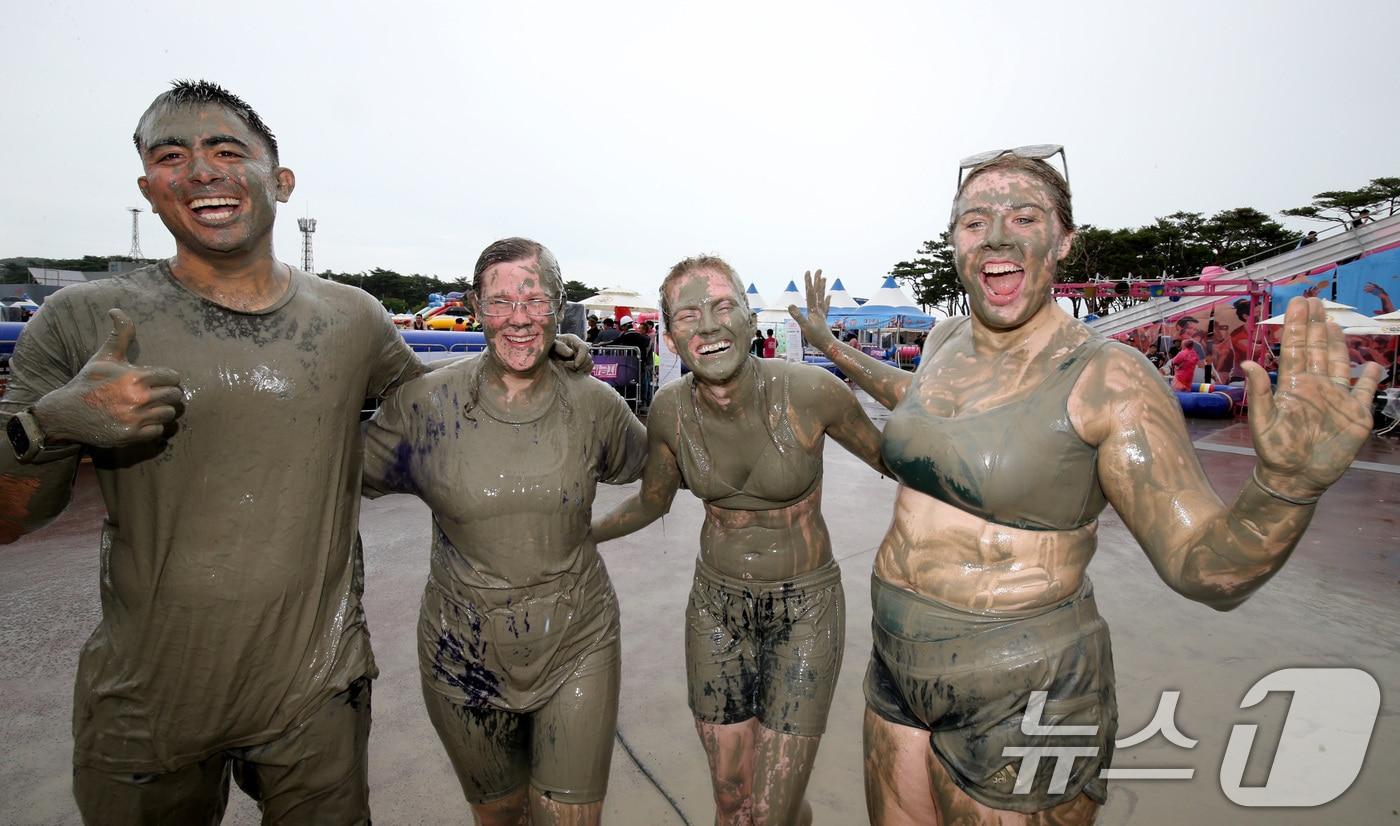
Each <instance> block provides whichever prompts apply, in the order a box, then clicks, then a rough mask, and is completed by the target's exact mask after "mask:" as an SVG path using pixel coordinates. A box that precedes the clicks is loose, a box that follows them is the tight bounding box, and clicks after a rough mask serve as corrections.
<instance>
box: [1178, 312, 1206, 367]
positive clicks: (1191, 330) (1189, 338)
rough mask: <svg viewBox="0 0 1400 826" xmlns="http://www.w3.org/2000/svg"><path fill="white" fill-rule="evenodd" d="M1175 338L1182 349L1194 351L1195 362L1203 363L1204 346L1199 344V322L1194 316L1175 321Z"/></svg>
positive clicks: (1204, 355)
mask: <svg viewBox="0 0 1400 826" xmlns="http://www.w3.org/2000/svg"><path fill="white" fill-rule="evenodd" d="M1176 338H1177V341H1178V342H1180V344H1181V346H1182V347H1190V348H1191V349H1193V350H1195V351H1196V360H1197V361H1198V362H1199V361H1205V359H1206V346H1205V345H1204V344H1202V343H1201V322H1200V321H1198V320H1197V319H1196V317H1195V316H1189V315H1187V316H1182V317H1181V318H1178V319H1177V320H1176Z"/></svg>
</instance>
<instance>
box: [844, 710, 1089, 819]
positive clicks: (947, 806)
mask: <svg viewBox="0 0 1400 826" xmlns="http://www.w3.org/2000/svg"><path fill="white" fill-rule="evenodd" d="M866 713H867V714H869V713H870V712H868V711H867V712H866ZM925 749H926V751H927V765H928V773H929V777H930V778H932V780H933V798H934V801H935V805H936V806H937V807H938V816H939V818H940V822H941V823H944V824H948V826H1088V824H1092V823H1093V822H1094V819H1095V818H1096V817H1098V814H1099V804H1097V803H1095V802H1094V801H1093V800H1090V799H1089V796H1088V795H1085V794H1080V795H1079V796H1077V797H1075V798H1074V799H1073V800H1069V801H1066V802H1064V803H1061V804H1060V805H1058V806H1056V807H1054V808H1053V809H1046V810H1045V811H1043V812H1034V813H1031V814H1022V813H1020V812H1007V811H1003V810H1001V809H993V808H991V807H989V806H986V805H983V804H981V803H978V802H977V801H976V800H973V799H972V798H971V797H968V795H967V793H966V792H964V791H963V790H962V789H959V788H958V784H957V783H955V782H954V781H953V778H952V777H951V776H950V775H949V774H948V770H947V769H946V768H944V767H943V764H942V763H941V762H939V760H938V758H937V757H936V756H935V755H934V753H933V750H932V749H929V748H928V747H927V745H925Z"/></svg>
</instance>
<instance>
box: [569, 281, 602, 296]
mask: <svg viewBox="0 0 1400 826" xmlns="http://www.w3.org/2000/svg"><path fill="white" fill-rule="evenodd" d="M600 292H602V289H601V288H599V287H590V286H588V285H587V284H585V283H583V282H582V281H565V282H564V297H565V298H567V299H568V300H570V301H582V300H584V299H585V298H589V297H592V296H595V295H597V294H598V293H600Z"/></svg>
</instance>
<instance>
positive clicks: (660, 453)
mask: <svg viewBox="0 0 1400 826" xmlns="http://www.w3.org/2000/svg"><path fill="white" fill-rule="evenodd" d="M674 399H675V394H674V393H673V392H670V393H668V392H667V391H666V389H665V388H663V389H662V391H661V392H659V393H657V395H656V398H655V400H653V402H652V407H651V413H650V414H649V415H648V416H647V425H646V464H645V467H644V468H643V469H642V486H641V490H639V491H638V492H637V493H636V494H634V495H632V496H630V497H628V498H627V499H626V500H624V501H623V502H622V503H621V504H619V505H618V506H617V507H616V508H614V509H613V510H612V512H611V513H609V514H607V515H606V516H602V517H597V518H595V519H594V520H593V527H592V533H593V538H594V540H596V541H598V542H606V541H608V540H609V539H616V538H618V537H619V536H626V535H627V534H629V533H632V532H634V531H638V530H641V529H642V528H644V527H646V526H647V525H650V524H651V523H652V522H655V521H656V520H657V519H660V518H661V517H662V516H664V515H665V514H666V513H667V512H669V511H670V510H671V502H672V501H674V499H675V498H676V491H677V490H679V489H680V484H681V473H680V466H679V465H678V464H677V462H676V456H675V453H674V452H673V451H672V449H671V446H670V444H669V443H668V439H667V435H666V433H665V430H666V428H667V427H668V426H672V425H673V424H674V422H675V420H676V417H675V412H674V411H675V402H674ZM668 411H669V412H668Z"/></svg>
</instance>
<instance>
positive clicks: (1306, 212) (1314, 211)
mask: <svg viewBox="0 0 1400 826" xmlns="http://www.w3.org/2000/svg"><path fill="white" fill-rule="evenodd" d="M1382 206H1384V207H1385V208H1387V209H1388V210H1389V214H1391V215H1394V214H1395V210H1396V208H1397V206H1400V178H1372V179H1371V182H1370V183H1369V184H1367V185H1366V186H1363V187H1361V188H1360V189H1338V190H1333V191H1329V192H1319V193H1317V194H1316V195H1314V196H1313V199H1312V203H1311V204H1308V205H1307V206H1301V207H1294V208H1293V209H1285V210H1284V211H1283V212H1282V213H1280V214H1282V215H1290V216H1293V217H1294V218H1309V219H1311V220H1314V221H1325V222H1329V223H1334V224H1340V225H1341V226H1342V227H1343V228H1346V227H1349V226H1351V222H1352V221H1354V220H1356V219H1357V218H1358V217H1360V215H1361V210H1363V209H1371V208H1373V207H1374V208H1377V209H1379V208H1381V207H1382Z"/></svg>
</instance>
